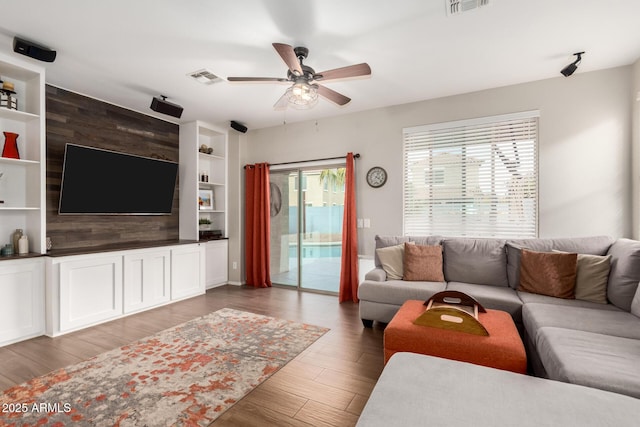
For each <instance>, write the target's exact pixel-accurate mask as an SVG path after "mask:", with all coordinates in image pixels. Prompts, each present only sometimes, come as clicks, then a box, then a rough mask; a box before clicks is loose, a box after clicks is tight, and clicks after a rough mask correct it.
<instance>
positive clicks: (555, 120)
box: [230, 66, 640, 257]
mask: <svg viewBox="0 0 640 427" xmlns="http://www.w3.org/2000/svg"><path fill="white" fill-rule="evenodd" d="M636 74H637V73H636ZM638 80H640V79H638V78H636V81H638ZM632 83H633V79H632V67H631V66H627V67H619V68H614V69H609V70H603V71H597V72H591V73H580V72H579V71H578V72H577V73H576V74H574V75H573V76H572V77H570V78H565V77H562V76H560V77H557V78H553V79H548V80H543V81H538V82H532V83H526V84H520V85H515V86H508V87H503V88H497V89H490V90H485V91H481V92H474V93H469V94H464V95H458V96H452V97H447V98H440V99H434V100H428V101H423V102H417V103H412V104H405V105H399V106H393V107H388V108H380V109H375V110H371V111H365V112H360V113H353V114H344V115H341V116H337V117H334V118H329V119H322V120H319V121H317V122H316V121H309V122H303V123H295V124H287V125H283V126H278V127H273V128H267V129H259V130H254V131H249V133H248V134H247V140H246V142H245V143H244V144H242V145H241V149H240V164H239V165H238V167H239V168H241V167H242V166H243V165H244V164H246V163H255V162H270V163H276V162H284V161H299V160H306V159H315V158H322V157H332V156H341V155H344V154H346V153H347V152H348V151H352V152H354V153H360V154H361V155H362V157H361V158H360V159H359V160H358V161H357V162H356V181H357V182H356V191H357V205H358V217H360V218H370V219H371V228H369V229H359V230H358V231H359V243H360V250H359V252H360V254H364V255H373V250H374V236H375V235H376V234H382V235H397V234H402V191H401V190H402V129H403V128H404V127H409V126H416V125H422V124H430V123H438V122H445V121H453V120H460V119H467V118H474V117H483V116H491V115H498V114H506V113H513V112H519V111H528V110H540V114H541V117H540V152H539V160H540V169H539V170H540V186H539V188H540V190H539V196H540V204H539V213H540V219H539V235H540V237H561V236H585V235H597V234H607V235H611V236H614V237H620V236H630V235H631V161H630V158H631V127H632V126H631V104H630V101H631V93H632V86H633V84H632ZM634 99H635V98H634ZM336 108H338V107H336ZM347 111H348V107H347V108H345V113H346V112H347ZM376 165H379V166H382V167H384V168H385V169H386V170H387V172H388V174H389V179H388V181H387V184H386V185H385V186H384V187H382V188H379V189H372V188H370V187H369V186H368V185H367V184H366V182H365V173H366V171H367V170H368V169H369V168H371V167H372V166H376ZM230 178H231V177H230ZM231 179H232V178H231ZM236 188H241V187H240V186H237V187H236ZM231 215H234V213H233V212H232V213H231ZM238 215H241V212H238ZM232 256H236V257H241V254H234V255H232Z"/></svg>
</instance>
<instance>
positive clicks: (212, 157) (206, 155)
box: [198, 152, 224, 160]
mask: <svg viewBox="0 0 640 427" xmlns="http://www.w3.org/2000/svg"><path fill="white" fill-rule="evenodd" d="M198 155H199V156H200V157H202V158H205V159H206V158H211V159H218V160H224V156H219V155H216V154H207V153H200V152H199V153H198Z"/></svg>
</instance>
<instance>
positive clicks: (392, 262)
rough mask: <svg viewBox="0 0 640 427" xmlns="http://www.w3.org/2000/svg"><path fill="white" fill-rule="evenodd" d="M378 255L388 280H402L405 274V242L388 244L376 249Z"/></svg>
mask: <svg viewBox="0 0 640 427" xmlns="http://www.w3.org/2000/svg"><path fill="white" fill-rule="evenodd" d="M376 257H378V259H379V260H380V264H381V266H382V269H383V270H384V272H385V273H387V280H402V276H404V266H403V263H404V244H401V245H394V246H387V247H386V248H378V249H376Z"/></svg>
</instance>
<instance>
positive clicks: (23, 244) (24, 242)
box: [18, 234, 29, 255]
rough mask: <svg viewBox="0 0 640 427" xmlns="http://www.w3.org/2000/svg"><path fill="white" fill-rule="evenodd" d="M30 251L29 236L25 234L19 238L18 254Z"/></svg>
mask: <svg viewBox="0 0 640 427" xmlns="http://www.w3.org/2000/svg"><path fill="white" fill-rule="evenodd" d="M28 253H29V238H28V237H27V235H26V234H23V235H22V237H20V240H18V254H19V255H26V254H28Z"/></svg>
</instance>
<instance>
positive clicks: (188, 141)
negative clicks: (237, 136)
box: [180, 121, 229, 288]
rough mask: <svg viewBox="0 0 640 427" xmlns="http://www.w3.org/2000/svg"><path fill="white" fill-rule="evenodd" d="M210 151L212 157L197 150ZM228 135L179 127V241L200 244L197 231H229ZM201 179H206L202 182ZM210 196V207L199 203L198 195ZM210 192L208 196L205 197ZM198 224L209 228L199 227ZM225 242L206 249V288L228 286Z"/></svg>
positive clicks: (194, 125) (207, 127) (205, 126)
mask: <svg viewBox="0 0 640 427" xmlns="http://www.w3.org/2000/svg"><path fill="white" fill-rule="evenodd" d="M203 145H205V146H207V147H210V148H212V149H213V151H212V153H211V154H208V153H201V152H200V151H199V148H200V147H201V146H203ZM227 154H228V131H227V130H226V129H221V128H219V127H216V126H214V125H211V124H209V123H206V122H202V121H195V122H191V123H186V124H182V125H180V238H181V239H189V240H199V241H202V239H201V238H200V233H199V231H200V229H212V230H220V232H221V234H222V237H224V238H226V237H227V229H228V210H227V208H228V194H227V176H228V172H227V168H228V157H227ZM203 175H204V176H205V177H206V178H205V179H203ZM201 191H202V192H203V193H202V194H211V195H212V196H213V200H212V203H211V204H210V205H209V204H208V203H201V202H202V198H201V193H200V192H201ZM208 192H210V193H208ZM200 220H208V221H209V222H210V223H211V224H208V225H200V222H201V221H200ZM228 259H229V255H228V242H227V241H226V240H225V239H222V240H212V241H209V242H207V244H206V245H205V261H204V262H205V263H206V267H205V275H206V278H205V282H206V284H207V287H208V288H210V287H214V286H219V285H222V284H225V283H227V280H228V274H229V265H228Z"/></svg>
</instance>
